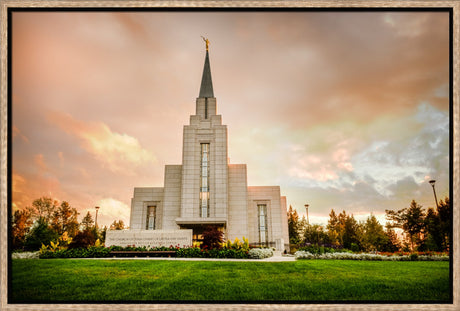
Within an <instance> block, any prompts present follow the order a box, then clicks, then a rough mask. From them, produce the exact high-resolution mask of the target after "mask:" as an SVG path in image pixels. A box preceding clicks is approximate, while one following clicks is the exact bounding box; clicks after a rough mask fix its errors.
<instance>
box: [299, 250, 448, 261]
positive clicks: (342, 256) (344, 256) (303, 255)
mask: <svg viewBox="0 0 460 311" xmlns="http://www.w3.org/2000/svg"><path fill="white" fill-rule="evenodd" d="M412 255H415V256H412ZM412 255H390V256H386V255H380V254H368V253H361V254H355V253H345V252H341V253H324V254H312V253H310V252H306V251H297V252H296V253H295V258H296V259H339V260H379V261H380V260H386V261H410V260H424V261H448V260H449V256H446V255H439V256H438V255H435V256H426V255H423V256H418V255H417V254H412Z"/></svg>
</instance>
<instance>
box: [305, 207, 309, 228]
mask: <svg viewBox="0 0 460 311" xmlns="http://www.w3.org/2000/svg"><path fill="white" fill-rule="evenodd" d="M309 206H310V205H308V204H305V209H306V210H307V225H310V219H309V218H308V207H309Z"/></svg>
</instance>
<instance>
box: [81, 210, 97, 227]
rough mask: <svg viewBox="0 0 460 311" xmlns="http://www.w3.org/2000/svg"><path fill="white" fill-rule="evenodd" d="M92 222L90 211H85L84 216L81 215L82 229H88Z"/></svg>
mask: <svg viewBox="0 0 460 311" xmlns="http://www.w3.org/2000/svg"><path fill="white" fill-rule="evenodd" d="M93 224H94V220H93V216H91V213H90V212H87V213H86V216H85V217H83V219H82V221H81V225H82V227H83V229H84V230H88V229H90V228H91V227H92V226H93Z"/></svg>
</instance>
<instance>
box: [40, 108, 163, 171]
mask: <svg viewBox="0 0 460 311" xmlns="http://www.w3.org/2000/svg"><path fill="white" fill-rule="evenodd" d="M48 120H49V121H50V122H51V123H53V124H54V125H57V126H58V127H59V128H61V129H62V130H64V131H65V132H66V133H68V134H70V135H72V136H74V137H76V138H78V139H79V141H80V146H81V147H82V148H83V149H84V150H86V151H87V152H88V153H90V154H91V155H93V156H94V158H95V159H97V160H98V161H99V162H101V163H102V164H103V165H104V166H107V167H108V168H109V169H110V170H111V171H113V172H117V173H125V174H129V173H130V168H133V167H138V166H141V165H143V164H147V163H151V162H155V161H156V158H155V156H154V155H153V154H152V153H151V152H150V151H148V150H146V149H144V148H142V146H141V145H140V143H139V141H138V140H137V139H136V138H134V137H131V136H129V135H127V134H119V133H114V132H112V130H111V129H110V128H109V127H108V126H107V125H106V124H104V123H102V122H97V123H86V122H83V121H80V120H75V119H74V118H73V117H72V116H71V115H70V114H66V113H59V112H54V113H50V114H49V115H48Z"/></svg>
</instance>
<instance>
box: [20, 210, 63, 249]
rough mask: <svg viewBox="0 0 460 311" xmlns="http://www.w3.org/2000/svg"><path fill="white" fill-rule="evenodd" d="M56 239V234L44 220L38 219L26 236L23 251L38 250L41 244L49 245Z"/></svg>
mask: <svg viewBox="0 0 460 311" xmlns="http://www.w3.org/2000/svg"><path fill="white" fill-rule="evenodd" d="M58 237H59V235H58V234H57V232H56V231H54V230H53V229H52V228H51V227H50V226H49V225H48V223H47V222H46V218H45V217H40V218H39V219H38V220H37V222H36V223H35V225H34V226H33V228H32V230H31V231H30V232H29V234H28V235H27V236H26V239H25V241H24V249H25V250H28V251H36V250H39V249H40V247H41V246H42V244H44V245H49V244H50V241H55V240H57V239H58Z"/></svg>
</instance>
